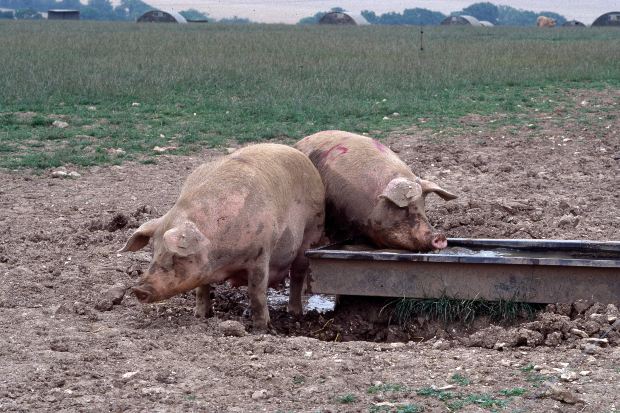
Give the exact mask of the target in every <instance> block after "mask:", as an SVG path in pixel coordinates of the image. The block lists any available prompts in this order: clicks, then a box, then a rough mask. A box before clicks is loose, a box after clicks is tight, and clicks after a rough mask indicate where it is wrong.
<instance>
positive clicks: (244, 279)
mask: <svg viewBox="0 0 620 413" xmlns="http://www.w3.org/2000/svg"><path fill="white" fill-rule="evenodd" d="M247 274H248V273H247V271H238V272H235V273H234V274H232V275H231V276H230V277H228V278H227V279H226V281H228V282H229V283H230V286H231V287H232V288H239V287H243V286H247V285H248V275H247ZM288 275H289V270H288V267H287V268H286V269H284V270H275V269H270V270H269V284H268V287H270V288H274V289H276V290H279V289H280V285H282V284H284V281H285V280H286V278H287V277H288Z"/></svg>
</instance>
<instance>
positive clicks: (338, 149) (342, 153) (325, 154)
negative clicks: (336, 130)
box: [321, 144, 349, 166]
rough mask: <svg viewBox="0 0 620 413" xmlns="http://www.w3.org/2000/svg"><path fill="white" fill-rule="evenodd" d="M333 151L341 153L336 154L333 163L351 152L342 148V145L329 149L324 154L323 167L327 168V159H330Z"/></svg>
mask: <svg viewBox="0 0 620 413" xmlns="http://www.w3.org/2000/svg"><path fill="white" fill-rule="evenodd" d="M332 151H336V152H338V151H339V152H340V153H336V154H334V156H333V157H332V158H331V159H330V160H331V161H333V160H335V159H336V158H338V157H339V156H340V155H344V154H345V153H347V152H349V149H348V148H346V147H344V146H342V145H341V144H338V145H336V146H332V147H331V148H330V149H328V150H327V151H326V152H325V153H324V154H323V159H321V164H322V165H323V166H325V164H326V163H327V158H329V157H330V155H331V153H332Z"/></svg>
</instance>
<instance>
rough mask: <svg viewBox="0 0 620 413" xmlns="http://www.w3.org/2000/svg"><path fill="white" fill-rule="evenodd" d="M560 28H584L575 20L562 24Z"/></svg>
mask: <svg viewBox="0 0 620 413" xmlns="http://www.w3.org/2000/svg"><path fill="white" fill-rule="evenodd" d="M561 27H586V25H585V24H583V23H582V22H578V21H577V20H570V21H567V22H565V23H563V24H562V26H561Z"/></svg>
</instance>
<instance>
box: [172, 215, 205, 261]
mask: <svg viewBox="0 0 620 413" xmlns="http://www.w3.org/2000/svg"><path fill="white" fill-rule="evenodd" d="M210 243H211V242H210V241H209V240H208V239H207V238H206V237H205V236H204V235H203V234H202V232H200V230H199V229H198V227H197V226H196V224H194V223H193V222H189V221H187V222H185V223H184V224H183V225H181V226H178V227H175V228H172V229H170V230H168V231H166V233H165V234H164V244H165V245H166V248H167V249H168V251H170V252H172V253H175V254H177V255H180V256H181V257H187V256H188V255H194V254H197V253H199V252H200V251H202V250H203V249H205V248H206V247H207V246H208V245H209V244H210Z"/></svg>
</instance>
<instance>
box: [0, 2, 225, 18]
mask: <svg viewBox="0 0 620 413" xmlns="http://www.w3.org/2000/svg"><path fill="white" fill-rule="evenodd" d="M28 6H29V7H27V8H24V1H23V0H0V7H2V8H5V9H13V10H14V11H12V10H9V11H4V12H2V13H0V18H5V19H13V18H17V19H42V18H43V16H42V15H41V13H42V12H43V13H47V11H48V10H54V9H65V10H79V11H80V20H107V21H134V20H137V18H138V17H140V16H142V15H143V14H144V13H146V12H148V11H151V10H155V9H156V7H153V6H151V5H149V4H147V3H145V2H143V1H141V0H121V2H120V4H119V5H118V6H116V7H114V6H113V5H112V2H111V1H110V0H88V2H87V3H86V4H82V3H81V2H80V0H60V1H57V0H29V1H28ZM180 14H181V15H182V16H183V17H185V18H186V19H196V20H212V19H209V17H208V15H207V14H205V13H202V12H199V11H198V10H194V9H189V10H185V11H182V12H180ZM229 20H231V21H236V20H235V18H234V19H229Z"/></svg>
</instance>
